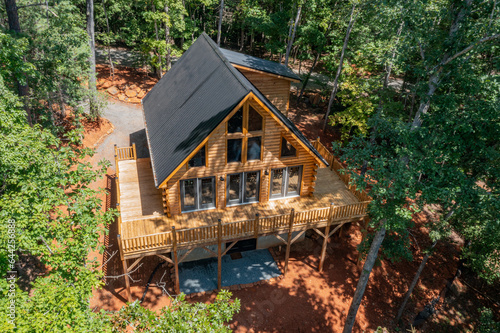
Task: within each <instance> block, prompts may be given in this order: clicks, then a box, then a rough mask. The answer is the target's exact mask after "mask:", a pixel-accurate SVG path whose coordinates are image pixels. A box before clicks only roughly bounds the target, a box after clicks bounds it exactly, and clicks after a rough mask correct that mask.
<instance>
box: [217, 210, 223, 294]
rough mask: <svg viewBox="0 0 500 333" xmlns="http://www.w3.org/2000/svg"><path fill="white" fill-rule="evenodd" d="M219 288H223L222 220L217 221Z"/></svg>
mask: <svg viewBox="0 0 500 333" xmlns="http://www.w3.org/2000/svg"><path fill="white" fill-rule="evenodd" d="M217 289H219V290H221V289H222V221H221V219H219V220H218V221H217Z"/></svg>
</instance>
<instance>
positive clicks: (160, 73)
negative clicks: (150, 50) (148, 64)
mask: <svg viewBox="0 0 500 333" xmlns="http://www.w3.org/2000/svg"><path fill="white" fill-rule="evenodd" d="M152 8H153V13H156V6H155V3H154V1H153V7H152ZM154 22H155V38H156V41H157V42H158V41H159V40H160V36H159V34H158V23H157V22H156V19H154ZM156 54H157V55H158V62H159V64H158V66H156V68H155V71H156V76H158V78H159V79H161V78H162V76H163V68H162V67H163V66H162V62H163V59H162V57H161V55H160V50H157V51H156Z"/></svg>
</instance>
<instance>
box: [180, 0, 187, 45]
mask: <svg viewBox="0 0 500 333" xmlns="http://www.w3.org/2000/svg"><path fill="white" fill-rule="evenodd" d="M182 7H183V8H184V9H186V2H185V0H182ZM186 12H187V10H186ZM188 16H189V13H188ZM181 20H182V21H184V11H183V12H182V14H181ZM185 32H186V31H183V32H182V37H181V40H180V48H181V50H182V48H183V47H184V33H185Z"/></svg>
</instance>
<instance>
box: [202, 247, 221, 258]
mask: <svg viewBox="0 0 500 333" xmlns="http://www.w3.org/2000/svg"><path fill="white" fill-rule="evenodd" d="M201 248H202V249H203V250H205V251H207V252H208V253H210V254H211V255H212V256H214V257H217V253H215V252H214V251H212V250H210V249H209V248H208V247H206V246H202V247H201Z"/></svg>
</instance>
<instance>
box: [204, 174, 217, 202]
mask: <svg viewBox="0 0 500 333" xmlns="http://www.w3.org/2000/svg"><path fill="white" fill-rule="evenodd" d="M214 194H215V193H214V181H213V178H212V177H210V178H202V179H201V204H202V205H204V206H213V205H214V204H215V201H214V198H215V195H214Z"/></svg>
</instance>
